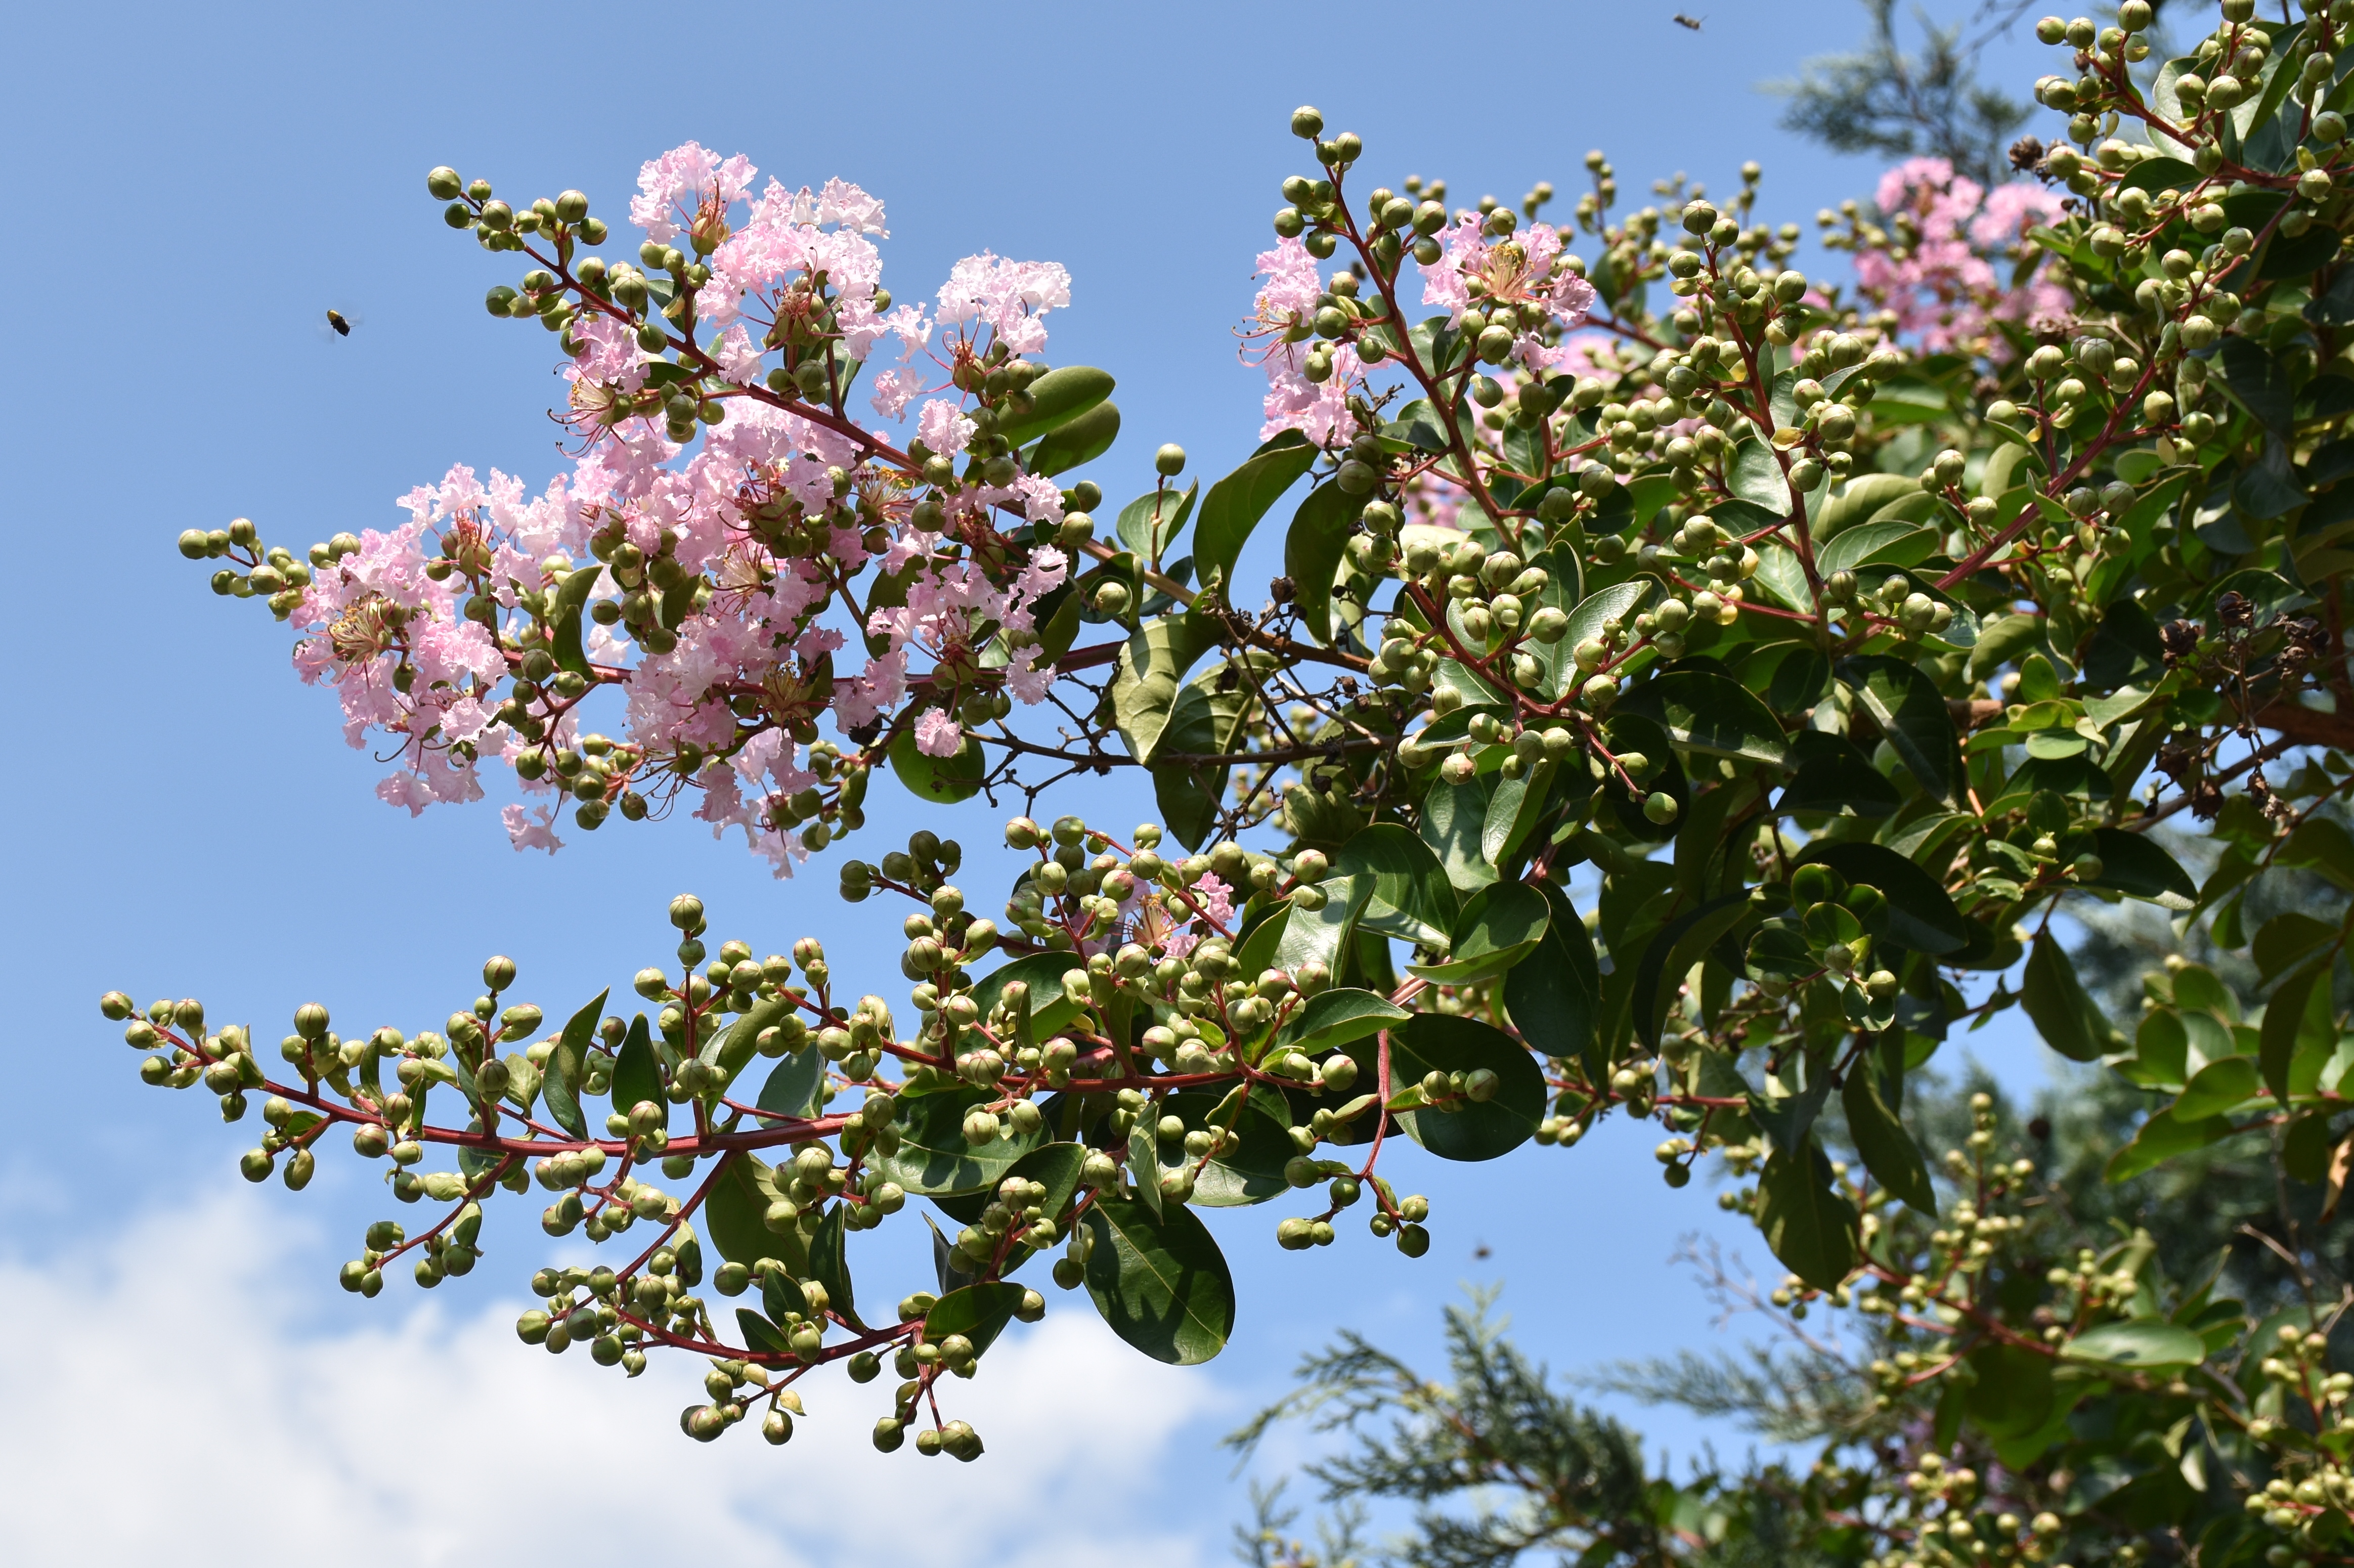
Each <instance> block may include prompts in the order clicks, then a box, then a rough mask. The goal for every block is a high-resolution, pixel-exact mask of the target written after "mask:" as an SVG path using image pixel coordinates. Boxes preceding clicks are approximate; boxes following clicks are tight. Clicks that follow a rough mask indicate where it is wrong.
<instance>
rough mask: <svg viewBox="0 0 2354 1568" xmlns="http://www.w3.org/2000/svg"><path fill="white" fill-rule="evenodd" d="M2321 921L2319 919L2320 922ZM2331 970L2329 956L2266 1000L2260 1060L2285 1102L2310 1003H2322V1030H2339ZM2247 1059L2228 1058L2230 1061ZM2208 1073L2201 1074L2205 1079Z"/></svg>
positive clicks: (2332, 1032)
mask: <svg viewBox="0 0 2354 1568" xmlns="http://www.w3.org/2000/svg"><path fill="white" fill-rule="evenodd" d="M2281 918H2285V916H2281ZM2319 923H2320V922H2318V921H2316V922H2315V924H2316V925H2318V924H2319ZM2259 935H2261V933H2259ZM2329 970H2330V964H2329V962H2328V960H2327V959H2324V960H2323V961H2322V962H2319V963H2313V964H2307V965H2306V966H2305V968H2303V969H2297V970H2296V971H2295V972H2294V973H2292V974H2290V975H2289V976H2288V977H2287V978H2286V979H2285V980H2282V981H2281V982H2280V983H2279V984H2278V985H2276V986H2274V988H2273V993H2272V995H2271V997H2270V998H2269V999H2267V1000H2266V1001H2265V1002H2264V1024H2263V1026H2262V1029H2261V1031H2260V1033H2258V1035H2257V1041H2258V1045H2257V1061H2258V1064H2259V1065H2260V1066H2261V1068H2262V1074H2261V1076H2262V1078H2263V1081H2264V1086H2265V1087H2267V1088H2269V1089H2271V1090H2272V1092H2273V1095H2274V1097H2275V1098H2277V1099H2280V1100H2282V1101H2284V1102H2285V1101H2286V1100H2287V1099H2288V1096H2289V1073H2290V1069H2291V1068H2292V1067H2293V1066H2294V1065H2295V1064H2296V1054H2297V1040H2298V1036H2299V1035H2300V1034H2301V1033H2304V1030H2305V1024H2306V1012H2307V1010H2308V1006H2309V1004H2311V1003H2313V1002H2315V1001H2318V1002H2319V1003H2320V1011H2321V1012H2322V1014H2323V1018H2324V1020H2325V1022H2324V1026H2323V1029H2322V1031H2321V1033H2324V1034H2325V1035H2335V1034H2336V1033H2337V1029H2336V1027H2335V1022H2336V1020H2335V1019H2334V1018H2331V1017H2330V1013H2331V1012H2332V1009H2331V1007H2330V1002H2329V988H2328V986H2327V984H2326V983H2325V981H2326V978H2327V975H2328V974H2329ZM2317 993H2318V994H2317ZM2244 1059H2245V1058H2226V1060H2244ZM2214 1065H2221V1064H2214ZM2214 1065H2211V1066H2210V1067H2209V1069H2208V1071H2212V1070H2213V1066H2214ZM2205 1076H2206V1074H2205V1073H2201V1074H2200V1077H2201V1078H2203V1077H2205ZM2197 1081H2198V1080H2196V1079H2194V1080H2192V1086H2196V1084H2197ZM2184 1097H2186V1098H2188V1097H2189V1090H2188V1089H2186V1090H2185V1091H2184ZM2243 1098H2245V1097H2244V1096H2243ZM2178 1103H2179V1102H2178ZM2235 1103H2236V1102H2235ZM2217 1108H2219V1109H2220V1108H2222V1107H2217Z"/></svg>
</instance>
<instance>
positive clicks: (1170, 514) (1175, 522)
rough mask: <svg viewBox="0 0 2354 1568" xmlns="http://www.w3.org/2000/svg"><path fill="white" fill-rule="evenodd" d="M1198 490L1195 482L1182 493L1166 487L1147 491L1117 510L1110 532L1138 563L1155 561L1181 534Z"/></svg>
mask: <svg viewBox="0 0 2354 1568" xmlns="http://www.w3.org/2000/svg"><path fill="white" fill-rule="evenodd" d="M1201 489H1202V486H1201V484H1200V482H1198V481H1197V482H1194V483H1192V484H1189V485H1187V486H1186V487H1185V488H1184V489H1183V490H1182V491H1178V490H1172V489H1170V488H1169V487H1168V486H1166V485H1163V486H1161V488H1160V489H1158V490H1148V491H1146V492H1145V493H1143V494H1142V495H1140V496H1138V497H1137V498H1136V499H1135V500H1133V501H1131V502H1129V503H1128V504H1127V505H1125V506H1123V507H1121V508H1120V509H1119V522H1118V523H1117V524H1114V528H1113V531H1114V532H1115V533H1117V534H1118V535H1119V542H1120V543H1121V544H1123V545H1125V546H1128V548H1129V552H1130V553H1131V554H1133V555H1134V556H1136V557H1137V558H1138V559H1139V560H1145V561H1157V560H1159V559H1160V558H1161V552H1163V551H1164V550H1166V549H1167V548H1168V547H1169V546H1170V543H1171V542H1172V540H1174V539H1175V538H1176V537H1177V535H1179V534H1181V533H1182V532H1184V528H1185V520H1186V519H1187V518H1188V517H1191V516H1192V515H1193V498H1194V496H1196V495H1198V494H1199V493H1201Z"/></svg>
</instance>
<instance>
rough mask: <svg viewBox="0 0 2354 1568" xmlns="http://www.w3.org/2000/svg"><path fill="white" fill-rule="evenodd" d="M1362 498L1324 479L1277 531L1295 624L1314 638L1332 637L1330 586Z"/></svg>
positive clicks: (1338, 571)
mask: <svg viewBox="0 0 2354 1568" xmlns="http://www.w3.org/2000/svg"><path fill="white" fill-rule="evenodd" d="M1363 509H1364V503H1363V497H1360V496H1352V495H1351V494H1349V493H1347V492H1346V491H1343V490H1342V489H1341V485H1340V482H1339V481H1337V480H1326V481H1325V482H1323V483H1322V484H1320V485H1318V486H1317V487H1316V488H1315V489H1313V490H1311V491H1310V492H1309V493H1308V498H1307V499H1306V500H1305V501H1302V502H1301V503H1299V511H1297V512H1295V513H1293V514H1291V527H1290V528H1289V530H1288V531H1287V532H1286V533H1285V534H1284V535H1283V575H1284V576H1285V577H1289V578H1290V579H1291V602H1292V603H1293V604H1294V605H1296V606H1298V607H1299V620H1300V624H1302V625H1303V626H1305V627H1307V628H1308V631H1309V634H1310V636H1312V637H1314V638H1315V639H1316V641H1319V642H1330V641H1332V584H1333V580H1334V579H1335V578H1336V577H1338V576H1339V575H1340V570H1341V558H1342V556H1344V555H1345V554H1346V553H1347V551H1348V547H1349V533H1350V530H1351V529H1352V528H1353V527H1354V526H1355V525H1356V522H1357V514H1359V513H1360V512H1362V511H1363Z"/></svg>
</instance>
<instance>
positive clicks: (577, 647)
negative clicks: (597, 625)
mask: <svg viewBox="0 0 2354 1568" xmlns="http://www.w3.org/2000/svg"><path fill="white" fill-rule="evenodd" d="M604 570H605V568H604V567H601V566H587V567H581V568H579V569H578V571H576V572H574V573H573V574H572V575H571V576H570V577H567V578H565V579H564V585H563V586H562V587H561V588H557V590H556V605H555V608H554V609H553V610H552V611H551V613H550V616H549V619H550V620H552V621H554V622H555V625H556V641H555V652H556V664H557V668H558V669H560V670H569V671H571V672H572V673H574V674H576V675H586V674H588V653H587V652H586V651H585V650H584V649H583V648H582V646H581V641H580V638H581V625H580V612H581V610H582V609H583V608H584V607H586V606H587V604H588V596H589V594H590V593H592V592H594V591H595V590H596V587H597V578H598V577H599V575H600V574H602V573H603V571H604Z"/></svg>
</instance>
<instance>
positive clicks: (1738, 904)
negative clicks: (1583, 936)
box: [1633, 892, 1749, 1051]
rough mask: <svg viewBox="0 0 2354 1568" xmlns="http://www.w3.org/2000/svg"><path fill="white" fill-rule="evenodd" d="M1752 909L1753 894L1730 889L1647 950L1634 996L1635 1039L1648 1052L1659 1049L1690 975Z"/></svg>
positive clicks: (1674, 924)
mask: <svg viewBox="0 0 2354 1568" xmlns="http://www.w3.org/2000/svg"><path fill="white" fill-rule="evenodd" d="M1748 913H1749V895H1748V894H1746V893H1744V892H1736V893H1727V894H1724V895H1722V896H1720V897H1716V898H1712V899H1710V900H1709V901H1708V902H1707V903H1705V904H1703V905H1702V906H1700V907H1699V908H1697V909H1694V910H1691V912H1690V913H1688V914H1684V915H1680V916H1677V917H1676V918H1675V919H1673V920H1671V921H1670V922H1669V923H1668V924H1667V925H1666V926H1665V927H1661V928H1660V930H1659V935H1657V936H1655V937H1653V938H1651V940H1650V942H1649V944H1648V945H1647V946H1646V947H1645V948H1644V949H1643V959H1642V961H1641V962H1640V963H1639V964H1638V965H1637V966H1636V969H1635V990H1634V993H1633V995H1634V1009H1635V1038H1637V1039H1638V1040H1640V1041H1641V1042H1642V1043H1643V1045H1644V1047H1645V1048H1646V1049H1647V1050H1653V1051H1656V1050H1658V1049H1659V1030H1660V1027H1661V1025H1662V1024H1663V1023H1664V1022H1666V1019H1667V1014H1668V1010H1669V1009H1670V1008H1671V1007H1673V1006H1674V1005H1675V1000H1676V996H1677V994H1678V993H1679V992H1681V991H1682V990H1683V984H1684V976H1685V975H1686V974H1688V973H1690V972H1691V967H1692V965H1694V964H1696V963H1698V962H1700V959H1701V955H1702V954H1703V953H1705V952H1707V951H1708V950H1709V948H1712V947H1714V946H1715V945H1716V942H1717V939H1718V938H1721V937H1723V935H1724V934H1725V933H1726V932H1727V931H1730V930H1731V929H1733V927H1735V926H1737V925H1739V924H1740V923H1741V922H1742V920H1743V919H1744V918H1745V917H1746V916H1747V915H1748Z"/></svg>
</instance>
